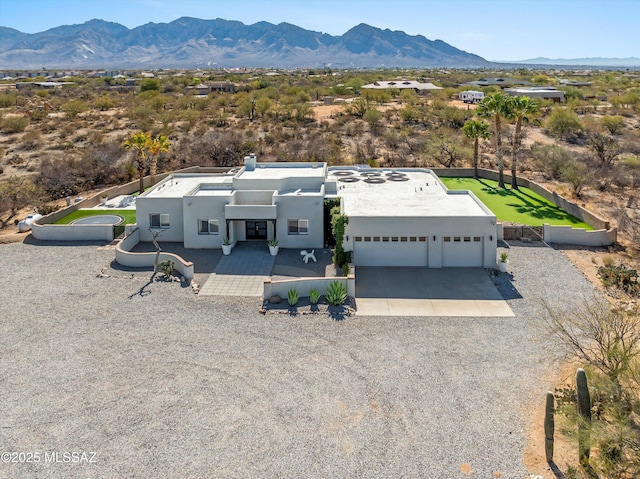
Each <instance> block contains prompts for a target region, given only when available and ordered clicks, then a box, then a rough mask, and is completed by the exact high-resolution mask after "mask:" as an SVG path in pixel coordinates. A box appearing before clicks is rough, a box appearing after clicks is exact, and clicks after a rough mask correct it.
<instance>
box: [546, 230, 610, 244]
mask: <svg viewBox="0 0 640 479" xmlns="http://www.w3.org/2000/svg"><path fill="white" fill-rule="evenodd" d="M617 236H618V230H617V229H616V228H611V229H608V230H605V229H601V230H593V231H589V230H586V229H584V228H572V227H571V226H551V225H544V240H545V241H546V242H547V243H557V244H575V245H581V246H609V245H612V244H613V243H615V241H616V238H617Z"/></svg>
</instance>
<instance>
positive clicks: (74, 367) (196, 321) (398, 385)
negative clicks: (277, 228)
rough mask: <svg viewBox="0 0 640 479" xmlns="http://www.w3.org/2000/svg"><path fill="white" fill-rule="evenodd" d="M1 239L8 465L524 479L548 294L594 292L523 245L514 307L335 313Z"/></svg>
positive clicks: (70, 474)
mask: <svg viewBox="0 0 640 479" xmlns="http://www.w3.org/2000/svg"><path fill="white" fill-rule="evenodd" d="M0 253H1V254H0V258H1V259H0V261H1V262H2V269H1V271H2V273H1V276H0V366H1V367H0V402H1V404H2V413H1V414H0V452H3V453H5V452H24V453H27V454H28V453H31V456H30V457H31V459H32V460H33V462H30V463H12V462H9V463H7V462H4V461H5V459H6V458H7V457H8V456H6V454H3V455H2V459H3V462H1V463H0V477H10V478H21V479H23V478H43V477H46V478H129V477H131V478H134V477H135V478H140V477H149V478H174V477H175V478H205V477H206V478H218V477H220V478H236V477H237V478H263V477H264V478H272V477H273V478H283V477H287V478H288V477H290V478H302V477H304V478H352V477H353V478H355V477H371V478H399V477H405V478H414V477H415V478H456V477H468V476H467V475H466V474H464V473H463V472H461V466H462V467H463V468H466V466H465V465H467V464H468V465H470V467H471V470H472V473H471V477H478V478H480V477H482V478H488V477H494V476H493V473H494V472H500V473H501V474H502V476H501V477H503V478H523V477H526V475H527V474H526V471H525V468H524V466H523V465H522V450H523V448H524V446H525V442H526V424H527V418H526V417H524V415H523V411H524V408H525V406H526V405H527V404H528V401H530V400H532V399H538V400H539V401H542V400H544V391H545V390H546V389H547V387H548V385H546V384H543V383H541V382H540V380H539V379H538V378H539V377H540V376H541V375H542V374H543V373H544V372H545V370H546V367H547V362H546V359H545V358H546V357H547V356H546V351H545V350H544V348H543V345H542V342H541V340H540V332H539V331H538V330H537V329H536V327H535V319H536V318H537V317H539V315H540V312H541V304H540V301H539V299H540V298H546V299H548V300H550V301H551V302H552V303H554V304H558V305H559V304H566V303H567V302H571V301H578V300H579V297H580V296H581V295H583V294H592V293H591V292H592V288H591V286H590V285H589V284H588V283H587V281H586V280H585V279H584V277H583V276H582V275H581V274H580V273H579V272H578V271H577V270H576V269H575V268H574V267H573V266H572V265H571V264H570V263H569V261H568V260H567V259H566V258H565V257H564V256H563V255H562V254H561V253H560V252H558V251H555V250H552V249H549V248H537V247H531V246H522V247H513V248H511V251H510V253H509V257H510V261H511V265H512V268H513V273H514V275H513V280H509V278H508V277H507V276H505V275H502V276H500V277H499V278H496V283H497V284H498V288H499V290H500V291H501V292H502V293H503V294H504V295H505V297H506V298H511V299H509V305H510V306H511V308H512V309H513V311H514V312H515V313H516V317H515V318H496V319H494V318H402V317H399V318H367V317H360V316H355V317H349V318H347V319H345V320H343V321H333V320H331V319H330V318H328V317H325V316H302V317H297V318H295V317H289V316H287V315H266V316H263V315H261V314H259V312H258V309H259V307H260V301H259V300H257V299H248V300H244V299H243V300H239V299H237V298H236V299H234V298H227V299H224V298H216V297H199V296H197V295H194V294H193V293H192V292H191V290H190V288H182V287H180V285H179V284H178V283H160V282H155V283H152V284H148V281H147V280H148V275H147V274H146V273H134V274H133V277H132V274H131V273H129V272H124V271H122V272H120V274H119V275H118V277H108V278H99V277H97V276H96V275H97V273H98V272H99V271H100V270H101V268H102V267H103V266H105V265H107V264H109V263H110V261H111V260H112V259H113V256H114V252H113V250H111V249H108V248H101V247H99V245H98V244H83V245H74V246H49V245H48V246H43V245H39V244H34V243H31V244H28V243H27V244H23V243H17V244H8V245H0ZM65 452H66V453H73V452H75V453H78V454H77V455H76V456H75V457H77V458H79V460H78V461H77V462H73V461H72V459H70V461H71V462H65V460H64V458H65V457H70V458H73V457H74V456H73V455H71V454H69V455H68V456H64V454H63V453H65ZM82 452H85V453H86V454H87V455H86V456H82V455H80V453H82ZM36 453H37V454H38V457H39V461H35V460H34V457H35V454H36ZM54 453H57V454H58V455H57V456H56V455H55V454H54ZM91 453H95V456H93V455H91ZM84 457H86V460H83V459H82V458H84ZM15 458H16V460H21V459H22V460H27V459H28V458H29V456H28V455H23V456H18V455H15ZM9 459H12V457H11V456H9ZM53 459H56V460H55V461H53ZM90 460H93V461H95V462H89V461H90Z"/></svg>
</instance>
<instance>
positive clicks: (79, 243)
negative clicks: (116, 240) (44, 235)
mask: <svg viewBox="0 0 640 479" xmlns="http://www.w3.org/2000/svg"><path fill="white" fill-rule="evenodd" d="M23 243H24V244H30V245H34V246H106V245H108V244H109V243H110V242H109V241H43V240H39V239H36V238H34V237H33V235H31V234H30V235H28V236H27V237H26V238H25V239H24V241H23Z"/></svg>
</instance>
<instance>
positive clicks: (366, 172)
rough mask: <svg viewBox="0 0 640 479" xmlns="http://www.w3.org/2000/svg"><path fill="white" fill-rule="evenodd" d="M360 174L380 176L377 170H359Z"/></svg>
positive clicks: (370, 176) (368, 176) (369, 176)
mask: <svg viewBox="0 0 640 479" xmlns="http://www.w3.org/2000/svg"><path fill="white" fill-rule="evenodd" d="M360 176H364V177H367V178H372V177H374V176H382V173H380V172H378V171H361V172H360Z"/></svg>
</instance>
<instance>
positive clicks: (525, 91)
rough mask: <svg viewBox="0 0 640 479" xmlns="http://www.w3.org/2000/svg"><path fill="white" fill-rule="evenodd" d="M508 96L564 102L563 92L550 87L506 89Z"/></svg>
mask: <svg viewBox="0 0 640 479" xmlns="http://www.w3.org/2000/svg"><path fill="white" fill-rule="evenodd" d="M504 92H505V93H507V94H508V95H509V96H527V97H529V98H542V99H543V100H553V101H554V102H556V103H559V102H563V101H564V92H563V91H562V90H558V89H557V88H555V87H552V86H533V87H528V88H506V89H505V90H504Z"/></svg>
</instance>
